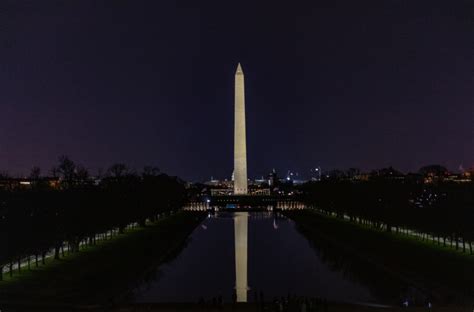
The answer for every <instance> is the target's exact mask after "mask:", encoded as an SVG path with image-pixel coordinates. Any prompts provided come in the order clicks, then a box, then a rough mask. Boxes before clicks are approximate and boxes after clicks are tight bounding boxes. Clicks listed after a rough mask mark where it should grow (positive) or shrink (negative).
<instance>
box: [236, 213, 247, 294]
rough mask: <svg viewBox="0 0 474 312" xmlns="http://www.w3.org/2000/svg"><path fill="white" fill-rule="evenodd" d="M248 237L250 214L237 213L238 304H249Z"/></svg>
mask: <svg viewBox="0 0 474 312" xmlns="http://www.w3.org/2000/svg"><path fill="white" fill-rule="evenodd" d="M247 235H248V212H236V213H235V215H234V242H235V292H236V295H237V302H247V290H248V286H247Z"/></svg>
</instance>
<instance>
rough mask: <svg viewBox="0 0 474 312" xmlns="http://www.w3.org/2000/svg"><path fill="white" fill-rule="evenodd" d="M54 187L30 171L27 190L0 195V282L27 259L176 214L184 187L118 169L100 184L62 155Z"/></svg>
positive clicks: (149, 170) (156, 174) (38, 259)
mask: <svg viewBox="0 0 474 312" xmlns="http://www.w3.org/2000/svg"><path fill="white" fill-rule="evenodd" d="M54 171H55V172H54V174H55V175H57V176H58V177H59V181H60V185H59V187H54V188H53V187H51V186H50V185H48V184H46V183H43V180H42V179H41V177H40V171H39V168H34V169H33V170H32V175H31V177H30V178H31V181H32V185H31V188H29V189H17V190H0V280H1V279H2V278H3V276H2V272H3V268H4V267H5V266H9V267H10V274H11V272H12V270H11V268H12V267H13V264H14V263H18V269H20V268H21V266H20V262H21V261H22V259H23V258H25V257H27V259H28V267H30V256H33V263H32V264H31V265H35V266H38V265H39V264H41V263H44V261H45V260H44V258H45V255H46V254H47V253H48V252H49V251H50V250H54V258H56V259H57V258H60V257H61V256H62V255H64V248H65V246H66V248H67V250H68V251H69V252H78V251H79V246H80V243H81V242H82V243H87V244H95V243H96V240H97V239H98V238H99V236H98V234H99V233H107V232H110V230H113V231H114V232H116V233H121V232H123V231H124V229H125V228H126V227H127V225H129V224H134V223H136V224H139V225H141V226H145V224H146V222H147V220H149V221H155V220H156V219H157V218H158V217H159V216H160V215H162V214H168V213H172V212H173V211H175V210H177V209H180V208H181V207H182V205H183V203H184V201H185V199H186V192H185V186H184V182H183V181H181V180H180V179H178V178H176V177H171V176H168V175H166V174H164V173H161V172H160V171H159V170H158V169H157V168H155V167H146V168H144V170H143V172H141V173H140V174H138V173H136V172H133V171H132V170H130V169H129V168H128V167H127V166H126V165H124V164H115V165H112V166H111V167H110V168H109V169H108V170H107V171H106V173H105V174H104V175H103V176H102V177H101V179H100V180H97V181H95V180H93V179H92V178H91V177H90V175H89V173H88V171H87V170H86V169H85V168H84V167H82V166H79V165H77V164H76V163H75V162H74V161H72V160H71V159H70V158H68V157H66V156H62V157H60V159H59V164H58V166H57V167H55V168H54Z"/></svg>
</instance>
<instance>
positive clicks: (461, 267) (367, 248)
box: [285, 210, 474, 304]
mask: <svg viewBox="0 0 474 312" xmlns="http://www.w3.org/2000/svg"><path fill="white" fill-rule="evenodd" d="M285 215H286V216H288V217H290V218H291V219H293V220H294V221H295V222H296V224H297V225H298V227H299V229H300V230H301V232H302V233H303V234H304V235H305V236H306V237H307V238H308V239H309V241H311V242H312V243H313V244H314V245H315V246H316V248H317V249H321V250H322V251H324V250H326V251H329V252H330V253H336V254H339V256H340V257H339V259H338V261H339V262H342V264H341V263H339V266H340V267H344V266H352V269H351V271H356V270H359V271H360V272H359V273H360V274H359V276H358V278H359V279H361V280H363V279H365V280H364V281H363V282H368V280H370V281H369V282H371V283H377V282H378V285H379V286H380V287H379V289H380V290H382V288H387V289H388V290H389V291H390V292H392V294H393V295H394V297H396V296H398V295H399V294H400V288H401V287H407V286H408V287H410V288H413V289H417V290H419V292H420V293H424V294H426V295H428V296H432V297H434V298H433V299H434V300H435V301H438V302H440V303H443V304H450V303H460V304H473V303H474V257H473V256H469V255H466V254H461V253H459V252H456V251H453V250H450V249H447V248H443V247H440V246H437V245H435V244H432V243H428V242H422V241H421V240H418V239H415V238H413V237H410V236H406V235H400V234H394V233H387V232H382V231H377V230H374V229H371V228H367V227H363V226H360V225H357V224H354V223H350V222H347V221H342V220H338V219H336V218H333V217H327V216H323V215H321V214H318V213H316V212H314V211H309V210H305V211H292V212H285ZM329 249H330V250H329ZM333 258H334V256H333ZM333 261H335V260H334V259H333ZM336 262H337V261H336ZM344 262H345V263H344ZM379 273H380V274H379ZM356 274H357V273H356ZM397 288H398V290H397ZM381 292H382V291H381ZM397 292H398V294H397Z"/></svg>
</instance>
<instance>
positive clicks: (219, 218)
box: [134, 212, 378, 303]
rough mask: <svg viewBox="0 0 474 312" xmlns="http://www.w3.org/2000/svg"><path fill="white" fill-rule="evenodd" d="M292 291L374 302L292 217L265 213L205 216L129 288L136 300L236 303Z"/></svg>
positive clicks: (365, 288)
mask: <svg viewBox="0 0 474 312" xmlns="http://www.w3.org/2000/svg"><path fill="white" fill-rule="evenodd" d="M260 293H262V295H263V296H264V298H265V300H272V299H273V298H274V297H281V296H285V297H286V296H288V295H297V296H308V297H320V298H326V299H327V300H329V301H343V302H359V303H368V302H378V300H377V298H376V296H375V295H374V294H373V293H372V292H371V290H369V288H368V287H366V286H365V285H363V284H362V283H360V282H358V281H357V280H356V279H354V278H350V276H348V274H347V272H345V271H344V270H338V268H337V266H334V265H331V264H330V263H329V262H328V260H327V257H325V256H324V255H322V254H321V253H320V251H319V249H317V248H314V246H311V245H310V243H309V242H308V241H307V240H306V238H305V237H304V236H302V234H301V233H300V232H299V231H298V230H297V229H296V227H295V224H294V222H293V221H291V220H289V219H287V218H285V217H282V216H280V215H276V214H273V213H269V212H251V213H248V212H235V213H225V212H222V213H217V214H216V215H210V216H209V217H208V218H207V219H206V220H205V221H203V222H202V223H201V224H200V226H199V227H197V228H196V229H195V230H194V232H193V233H192V235H191V236H190V238H189V241H188V243H187V245H186V246H185V247H184V249H183V250H182V251H181V253H180V254H179V255H178V256H177V257H176V258H174V259H173V260H172V261H170V262H168V263H166V264H163V265H161V266H160V267H159V268H157V270H156V271H155V272H154V274H152V277H151V278H147V280H146V281H144V282H142V283H141V284H140V285H139V286H138V287H137V288H136V289H135V292H134V297H135V300H136V302H198V300H199V299H200V298H203V299H204V300H209V299H210V298H213V297H217V296H219V295H220V296H222V298H223V299H224V301H231V300H232V298H234V299H236V300H237V301H240V302H250V301H254V298H255V297H256V295H257V294H258V296H260Z"/></svg>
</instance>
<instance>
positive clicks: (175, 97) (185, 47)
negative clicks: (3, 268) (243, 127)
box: [0, 0, 474, 180]
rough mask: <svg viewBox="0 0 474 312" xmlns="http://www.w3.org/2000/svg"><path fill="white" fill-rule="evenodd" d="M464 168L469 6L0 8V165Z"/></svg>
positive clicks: (473, 100)
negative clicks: (236, 86) (243, 157)
mask: <svg viewBox="0 0 474 312" xmlns="http://www.w3.org/2000/svg"><path fill="white" fill-rule="evenodd" d="M239 61H240V62H241V63H242V66H243V70H244V73H245V79H246V105H247V107H246V110H247V150H248V164H249V176H250V177H259V176H261V175H262V174H266V173H267V172H268V171H269V170H271V169H272V168H276V169H277V170H279V171H280V172H282V173H286V171H287V170H288V169H292V170H294V171H297V172H300V174H306V173H309V169H310V168H311V167H314V166H317V165H319V166H321V167H322V168H323V169H325V170H327V169H331V168H342V169H344V168H348V167H358V168H361V169H363V170H370V169H373V168H380V167H385V166H389V165H392V166H394V167H396V168H399V169H401V170H403V171H414V170H417V169H418V168H419V167H420V166H422V165H425V164H432V163H439V164H442V165H446V166H447V167H448V168H450V169H452V170H458V168H459V166H460V165H463V166H464V167H466V168H467V167H470V166H473V165H474V128H473V127H474V111H473V104H474V2H473V1H471V0H466V1H462V0H459V1H456V0H453V1H433V0H430V1H421V0H416V1H414V0H406V1H402V0H397V1H389V0H385V1H382V0H376V1H375V0H374V1H354V0H344V1H342V0H341V1H305V2H303V1H284V2H283V1H282V2H279V1H255V0H253V1H246V0H242V1H222V0H220V1H196V0H188V1H165V0H160V1H137V0H133V1H119V0H114V1H112V0H109V1H99V0H76V1H74V0H64V1H52V0H51V1H49V0H43V1H39V0H31V1H22V0H3V1H0V170H5V171H8V172H9V173H10V174H12V175H23V174H25V175H27V174H28V173H29V170H30V168H31V167H32V166H33V165H38V166H40V167H41V168H42V170H43V173H44V174H48V172H49V169H50V168H51V167H52V166H53V165H54V164H56V162H57V158H58V156H60V155H63V154H66V155H69V156H70V157H71V158H72V159H73V160H75V161H76V162H78V163H80V164H83V165H85V166H86V167H87V168H89V169H90V170H91V172H92V173H93V174H94V173H96V172H97V170H98V169H99V168H107V167H108V166H109V165H111V164H113V163H115V162H124V163H127V164H129V165H130V166H131V167H133V168H136V169H141V168H142V167H143V166H144V165H155V166H158V167H159V168H160V169H161V170H163V171H165V172H168V173H170V174H173V175H178V176H180V177H182V178H184V179H190V180H205V179H208V178H209V177H210V176H214V177H216V178H229V177H230V175H231V173H232V169H233V168H232V167H233V158H232V157H233V79H234V71H235V68H236V65H237V62H239Z"/></svg>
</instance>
